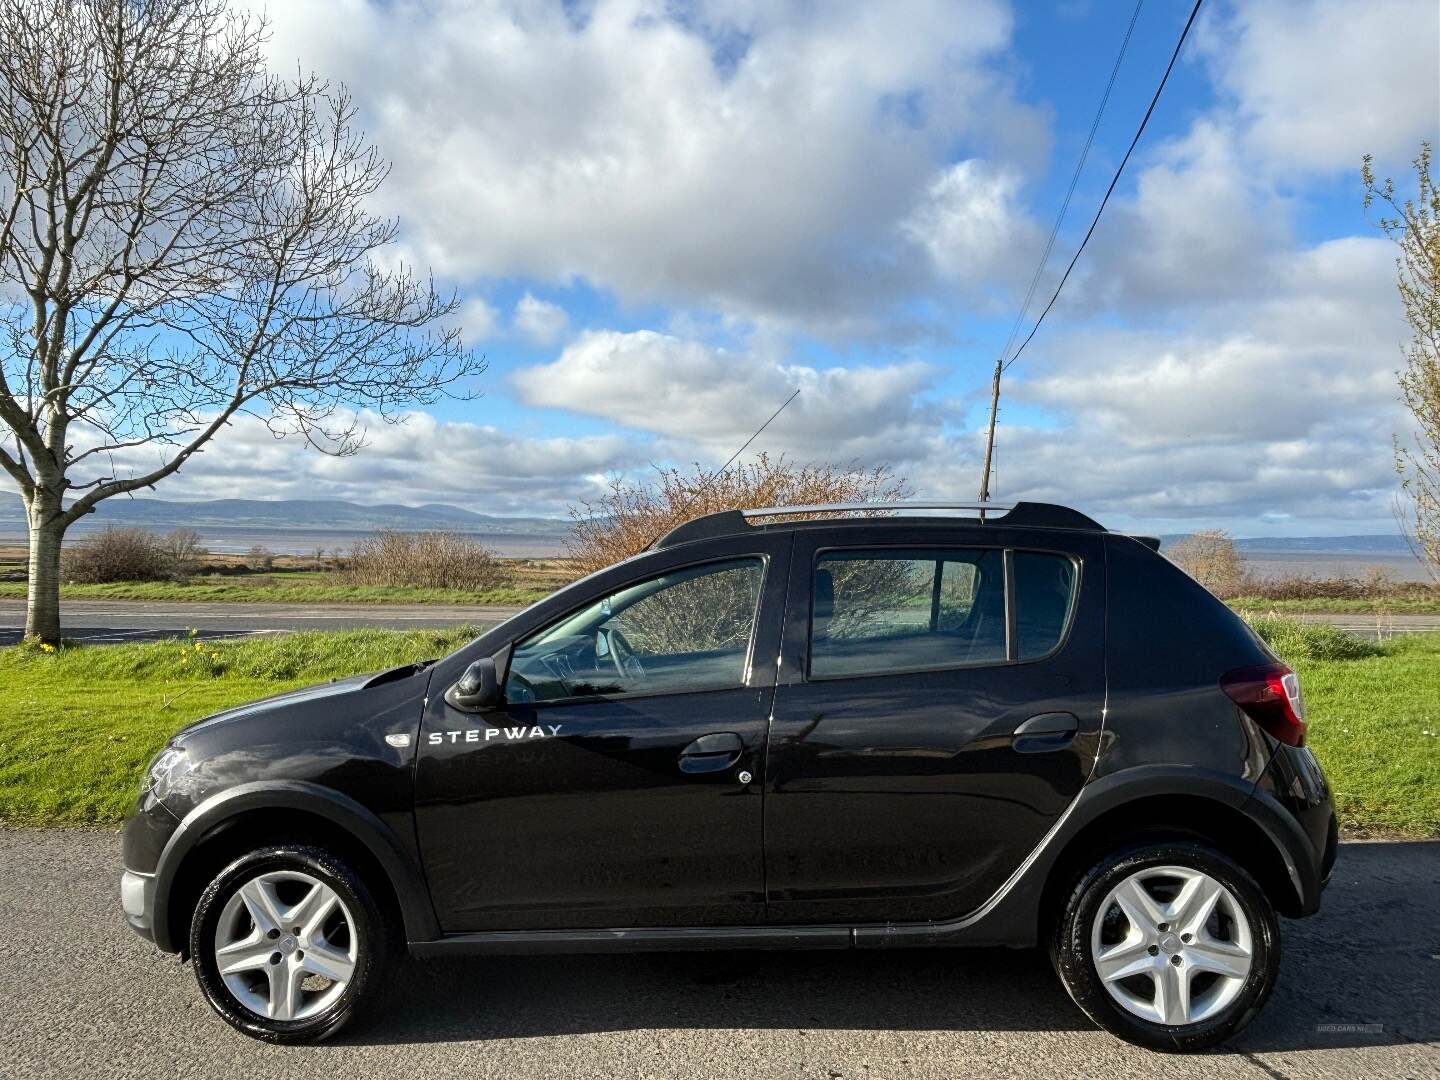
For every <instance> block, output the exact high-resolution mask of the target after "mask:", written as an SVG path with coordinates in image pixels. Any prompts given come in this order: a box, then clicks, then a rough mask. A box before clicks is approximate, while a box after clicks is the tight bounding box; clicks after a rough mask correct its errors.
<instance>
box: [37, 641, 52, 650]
mask: <svg viewBox="0 0 1440 1080" xmlns="http://www.w3.org/2000/svg"><path fill="white" fill-rule="evenodd" d="M40 651H41V652H54V651H55V646H54V645H51V644H50V643H49V642H48V641H47V642H45V643H43V644H42V645H41V646H40Z"/></svg>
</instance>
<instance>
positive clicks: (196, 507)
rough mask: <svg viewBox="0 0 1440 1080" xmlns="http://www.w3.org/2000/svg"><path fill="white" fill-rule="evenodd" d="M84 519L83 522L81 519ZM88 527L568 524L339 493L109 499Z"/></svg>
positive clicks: (13, 520) (5, 498) (6, 500)
mask: <svg viewBox="0 0 1440 1080" xmlns="http://www.w3.org/2000/svg"><path fill="white" fill-rule="evenodd" d="M77 524H80V523H77ZM83 524H84V525H85V526H86V527H90V528H103V527H104V526H106V525H138V526H141V527H143V528H146V529H155V530H159V531H166V530H169V529H178V528H191V529H199V530H201V531H203V530H205V529H277V530H283V531H286V532H300V531H303V532H312V531H313V532H374V531H375V530H377V529H409V530H424V529H447V530H450V531H452V532H467V533H484V534H485V535H487V536H504V535H507V534H523V535H525V536H555V537H559V536H562V535H564V533H565V532H566V531H567V530H568V529H569V522H567V521H564V520H562V519H560V518H542V517H523V518H522V517H502V516H500V515H497V514H477V513H474V512H473V511H470V510H462V509H460V508H459V507H458V506H446V505H444V504H442V503H428V504H426V505H424V506H399V505H395V504H381V505H376V506H364V505H361V504H360V503H352V502H345V501H344V500H341V499H276V500H273V501H271V500H262V499H210V500H206V501H203V502H175V501H171V500H168V499H124V498H117V499H107V500H105V501H104V502H102V503H101V504H100V505H99V507H97V508H96V510H95V513H93V514H90V515H87V516H86V517H85V518H84V519H83ZM0 531H3V532H6V533H23V532H24V531H25V511H24V506H23V504H22V503H21V502H20V497H19V496H18V495H14V494H10V493H0Z"/></svg>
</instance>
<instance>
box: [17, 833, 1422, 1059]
mask: <svg viewBox="0 0 1440 1080" xmlns="http://www.w3.org/2000/svg"><path fill="white" fill-rule="evenodd" d="M119 859H120V844H119V838H118V837H117V836H116V834H115V833H114V832H113V831H98V830H74V829H71V830H40V829H34V830H12V831H4V830H0V925H3V926H4V927H5V933H4V934H3V935H0V1040H3V1044H4V1046H5V1053H4V1057H3V1059H0V1075H4V1076H14V1077H22V1076H24V1077H50V1076H57V1077H59V1076H64V1077H71V1076H92V1077H101V1076H103V1077H137V1078H143V1080H154V1078H156V1077H162V1076H181V1075H184V1076H195V1077H237V1078H244V1080H264V1078H266V1077H294V1076H313V1077H344V1076H365V1077H381V1078H385V1077H414V1076H424V1077H459V1076H464V1077H467V1078H477V1080H482V1078H486V1077H497V1078H500V1077H503V1078H507V1080H510V1078H515V1077H525V1078H527V1080H531V1078H535V1080H544V1078H548V1077H563V1078H566V1080H578V1078H585V1077H606V1078H609V1077H655V1078H657V1080H658V1078H672V1077H674V1078H678V1077H686V1078H688V1077H737V1078H740V1077H743V1078H746V1080H751V1078H770V1077H775V1078H786V1080H792V1078H800V1080H805V1078H814V1080H846V1078H853V1080H860V1078H877V1080H878V1078H882V1077H884V1078H892V1077H893V1078H900V1077H914V1078H931V1077H933V1078H945V1080H950V1078H954V1077H962V1076H963V1077H990V1076H1010V1077H1024V1076H1036V1077H1044V1078H1046V1080H1050V1078H1052V1077H1057V1076H1064V1077H1072V1076H1077V1077H1078V1076H1085V1077H1104V1078H1106V1080H1119V1078H1126V1080H1128V1078H1130V1077H1151V1076H1154V1077H1160V1076H1163V1077H1166V1078H1167V1080H1169V1078H1172V1077H1173V1078H1184V1077H1227V1078H1230V1077H1240V1078H1254V1080H1275V1078H1277V1077H1301V1076H1303V1077H1437V1076H1440V1041H1437V1040H1440V931H1437V927H1436V921H1435V917H1434V916H1435V906H1434V902H1435V897H1436V895H1440V844H1434V843H1432V844H1419V843H1408V844H1373V843H1363V844H1345V845H1344V846H1343V847H1342V848H1341V853H1340V858H1339V862H1338V865H1337V867H1336V875H1335V880H1334V882H1333V883H1332V885H1331V887H1330V889H1329V891H1328V892H1327V893H1326V896H1325V906H1324V909H1323V910H1322V911H1321V913H1320V914H1319V915H1318V916H1316V917H1315V918H1313V919H1307V920H1304V921H1302V922H1286V923H1285V924H1284V935H1285V937H1284V949H1285V957H1284V961H1283V965H1282V972H1281V980H1280V984H1279V986H1278V988H1277V990H1276V992H1275V996H1274V997H1273V998H1272V999H1271V1001H1270V1004H1269V1006H1268V1007H1267V1008H1266V1010H1265V1011H1264V1012H1263V1013H1262V1014H1261V1016H1260V1017H1259V1018H1258V1019H1257V1020H1256V1021H1255V1022H1254V1023H1253V1024H1252V1025H1251V1026H1250V1027H1249V1028H1248V1029H1246V1031H1245V1032H1243V1033H1242V1034H1241V1035H1240V1036H1239V1037H1237V1039H1236V1040H1235V1041H1234V1043H1233V1044H1232V1045H1231V1046H1229V1047H1226V1048H1223V1049H1222V1050H1220V1051H1217V1052H1212V1053H1209V1054H1203V1055H1194V1056H1187V1057H1177V1056H1173V1055H1157V1054H1152V1053H1149V1052H1147V1051H1144V1050H1140V1049H1137V1048H1135V1047H1132V1046H1128V1045H1126V1044H1124V1043H1121V1042H1119V1041H1117V1040H1115V1039H1113V1038H1111V1037H1110V1036H1108V1035H1106V1034H1104V1033H1103V1032H1101V1031H1099V1030H1097V1029H1096V1028H1094V1027H1093V1026H1092V1025H1091V1024H1090V1022H1089V1021H1088V1020H1087V1019H1086V1018H1085V1017H1084V1015H1082V1014H1081V1013H1080V1011H1079V1010H1078V1009H1076V1008H1075V1007H1074V1006H1073V1005H1072V1004H1071V1003H1070V1001H1069V999H1068V998H1067V997H1066V996H1065V994H1064V992H1063V991H1062V990H1061V989H1060V986H1059V984H1058V982H1057V981H1056V980H1055V977H1054V975H1053V973H1052V972H1051V970H1050V966H1049V964H1048V962H1047V961H1046V959H1045V957H1044V956H1042V955H1041V954H1040V953H1038V952H1035V951H1008V950H983V951H968V952H967V951H943V950H894V951H884V952H811V953H783V952H776V953H754V954H744V953H734V954H726V955H717V954H676V955H634V956H581V957H563V956H551V957H493V958H488V959H485V958H476V959H470V960H458V959H456V960H447V961H428V962H426V963H423V964H421V963H417V962H413V961H404V962H402V964H401V965H400V967H399V969H398V971H397V972H396V976H395V978H394V979H393V980H391V981H390V984H389V989H388V991H387V996H386V997H385V998H384V999H382V1001H381V1002H379V1003H378V1007H377V1008H376V1009H375V1010H374V1012H373V1014H372V1017H371V1021H370V1023H368V1024H367V1025H365V1026H363V1027H357V1028H354V1029H351V1030H350V1031H348V1032H346V1033H344V1034H342V1035H341V1036H340V1038H339V1039H338V1040H337V1041H336V1042H333V1043H329V1044H326V1045H323V1046H320V1047H318V1048H317V1047H290V1048H286V1047H275V1046H268V1045H262V1044H260V1043H256V1042H253V1041H251V1040H249V1039H246V1038H244V1037H243V1036H241V1035H239V1034H237V1033H236V1032H234V1031H232V1030H230V1029H229V1028H227V1027H225V1026H224V1025H223V1024H222V1023H221V1022H220V1020H219V1019H218V1018H217V1017H215V1016H214V1015H212V1014H211V1012H210V1009H209V1007H208V1006H207V1005H206V1004H205V1002H204V1001H203V999H202V998H201V997H200V993H199V991H198V989H197V988H196V986H195V981H194V977H193V976H192V975H191V972H190V970H189V968H188V967H182V966H180V965H179V964H177V963H176V962H175V960H174V959H173V958H170V957H164V956H161V955H160V954H159V953H157V952H156V951H155V950H154V949H153V948H152V947H150V946H148V945H147V944H145V943H144V942H142V941H141V940H140V939H139V938H138V937H136V936H135V935H134V934H132V933H131V932H130V930H129V929H127V928H126V927H125V926H124V924H123V923H122V921H121V916H120V904H119V900H118V898H117V895H116V891H117V884H116V881H117V874H118V868H119Z"/></svg>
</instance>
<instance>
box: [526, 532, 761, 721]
mask: <svg viewBox="0 0 1440 1080" xmlns="http://www.w3.org/2000/svg"><path fill="white" fill-rule="evenodd" d="M757 561H758V562H759V563H760V587H759V589H758V590H756V595H755V611H754V614H753V615H752V616H751V618H750V640H749V641H748V642H746V645H745V667H744V671H743V674H742V676H741V681H740V682H738V683H735V684H734V685H732V686H701V687H695V688H694V689H688V690H686V689H681V690H652V691H650V692H648V693H635V694H626V693H618V694H572V695H571V696H569V697H557V698H546V699H545V700H544V701H525V702H511V701H505V700H502V701H501V702H500V705H499V708H501V709H512V708H516V709H543V708H546V707H549V706H552V705H575V704H584V703H590V702H597V701H621V700H623V701H641V700H646V699H653V698H662V697H679V696H681V695H689V694H714V693H721V692H725V691H729V690H751V689H753V687H752V686H751V685H750V681H751V678H752V676H753V675H754V673H755V641H756V638H758V637H759V631H760V615H761V612H763V611H764V609H765V584H766V582H767V581H768V580H769V577H770V569H771V568H770V556H769V554H768V553H766V552H763V551H760V552H746V553H744V554H739V555H712V556H710V557H709V558H704V559H696V560H695V561H693V562H685V563H677V564H676V565H674V566H668V567H666V568H665V569H664V570H661V571H660V572H659V573H656V574H648V575H641V576H640V577H638V578H635V579H634V580H633V581H629V582H626V583H625V584H623V585H620V586H618V587H616V588H614V589H606V590H605V591H604V592H601V593H598V594H595V593H592V594H591V595H590V597H589V598H588V599H586V600H584V601H582V602H580V603H578V604H576V605H575V606H574V607H572V608H568V609H566V610H565V611H564V612H562V613H561V614H559V615H557V616H556V617H555V618H554V619H551V620H550V621H549V622H547V623H545V625H543V626H540V627H537V628H536V629H534V630H532V631H530V632H529V633H528V634H525V635H524V636H523V637H520V638H517V639H515V640H513V641H511V642H509V643H508V644H507V645H506V646H505V651H506V652H507V653H508V655H507V656H506V658H505V670H504V674H503V675H502V676H500V677H499V683H500V688H501V695H502V698H503V695H504V688H505V686H506V684H507V683H508V682H509V681H510V669H511V667H512V666H513V665H514V663H515V653H516V651H517V650H518V649H519V647H520V644H521V643H522V642H524V641H528V640H530V639H531V638H534V637H538V636H539V635H541V634H543V633H545V632H546V631H548V630H550V629H551V628H552V627H555V626H558V625H560V623H562V622H564V621H565V620H566V619H568V618H570V617H571V616H572V615H574V614H576V613H577V612H579V611H583V610H584V609H585V608H587V607H590V606H591V605H592V604H595V603H598V602H599V601H600V600H603V599H604V598H605V597H607V596H611V595H613V594H614V593H617V592H620V591H622V590H624V589H628V588H632V587H633V586H635V585H639V584H642V583H644V582H646V581H650V580H652V579H653V578H657V577H664V576H665V575H666V574H673V573H677V572H679V571H684V570H693V569H695V568H696V567H699V566H708V565H712V564H714V565H719V564H721V563H737V562H757ZM700 576H704V575H700ZM651 595H654V594H651Z"/></svg>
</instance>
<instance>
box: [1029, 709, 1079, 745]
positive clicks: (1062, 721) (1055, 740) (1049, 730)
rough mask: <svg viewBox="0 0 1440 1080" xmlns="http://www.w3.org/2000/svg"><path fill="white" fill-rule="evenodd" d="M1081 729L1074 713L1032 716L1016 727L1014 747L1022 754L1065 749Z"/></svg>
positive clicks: (1049, 713) (1051, 713)
mask: <svg viewBox="0 0 1440 1080" xmlns="http://www.w3.org/2000/svg"><path fill="white" fill-rule="evenodd" d="M1079 730H1080V721H1079V720H1077V719H1076V718H1075V714H1074V713H1068V712H1047V713H1039V714H1038V715H1036V716H1032V717H1030V719H1029V720H1026V721H1025V722H1024V723H1023V724H1021V725H1020V726H1019V727H1017V728H1016V729H1015V742H1014V744H1013V745H1014V747H1015V749H1016V750H1018V751H1019V752H1020V753H1022V754H1039V753H1044V752H1045V751H1047V750H1063V749H1064V748H1065V747H1067V746H1069V745H1070V743H1071V741H1072V740H1073V739H1074V738H1075V733H1076V732H1078V731H1079Z"/></svg>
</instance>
